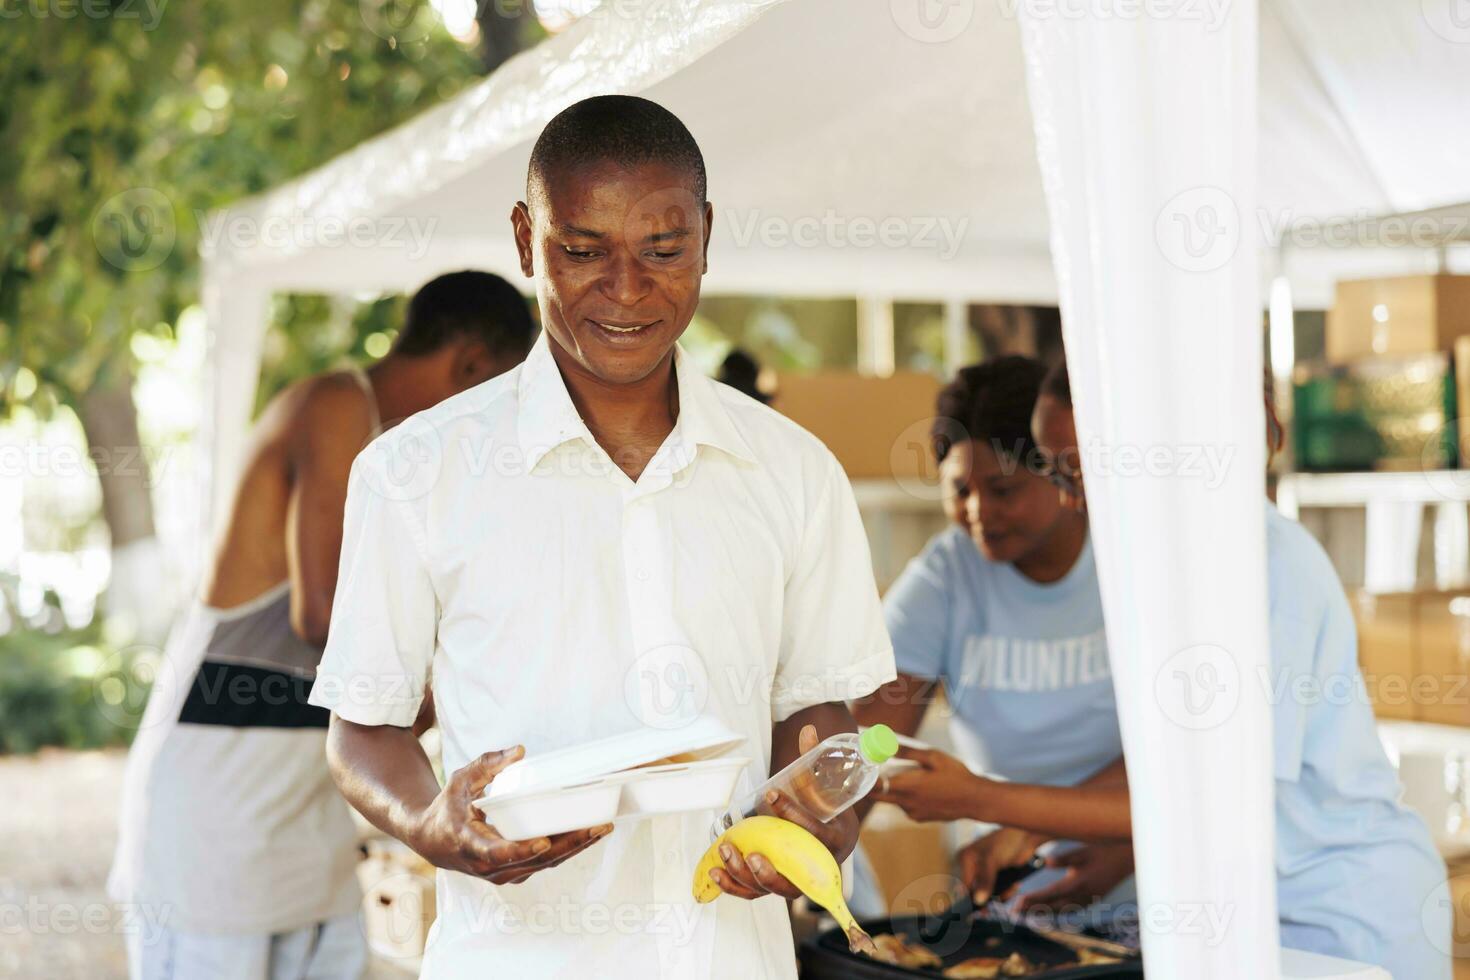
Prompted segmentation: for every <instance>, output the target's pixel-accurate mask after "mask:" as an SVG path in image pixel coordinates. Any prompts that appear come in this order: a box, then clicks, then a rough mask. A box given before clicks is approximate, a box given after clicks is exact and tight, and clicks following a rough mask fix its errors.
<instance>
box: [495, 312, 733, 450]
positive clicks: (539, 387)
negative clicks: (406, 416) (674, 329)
mask: <svg viewBox="0 0 1470 980" xmlns="http://www.w3.org/2000/svg"><path fill="white" fill-rule="evenodd" d="M550 344H551V340H550V338H548V337H547V336H546V331H544V330H543V331H541V336H539V337H538V338H537V339H536V343H535V344H533V345H532V346H531V352H530V353H529V354H527V355H526V361H525V363H524V364H522V365H521V374H520V378H519V379H518V380H517V382H516V395H517V399H518V401H519V408H518V414H517V417H516V437H517V439H519V441H520V444H521V452H522V453H523V454H524V455H525V460H526V471H527V472H530V471H531V470H534V469H535V468H536V464H537V463H539V462H541V460H542V459H543V458H544V457H545V456H546V454H547V453H549V452H551V451H552V450H553V449H555V448H557V447H558V446H560V445H562V444H563V443H567V442H570V441H572V440H573V439H584V440H586V442H587V443H588V444H592V443H593V442H594V441H595V440H593V438H592V433H591V432H590V431H588V429H587V425H586V423H585V422H583V421H582V417H581V416H580V415H578V414H577V408H576V406H575V405H573V404H572V396H571V395H570V394H569V393H568V392H567V386H566V382H565V381H564V380H562V376H561V370H560V369H559V368H558V367H557V366H556V361H555V359H554V358H553V357H552V356H551V347H550ZM674 375H675V377H676V378H677V379H678V383H679V420H678V422H676V423H675V424H674V431H673V433H672V435H671V436H670V439H669V442H670V444H671V445H673V446H675V447H677V446H679V445H681V444H682V445H688V446H691V447H698V446H709V447H711V448H713V449H718V450H720V451H721V452H724V453H728V454H729V455H731V456H734V457H735V458H737V459H741V460H744V461H746V462H748V463H754V462H756V458H755V453H754V452H752V451H751V448H750V445H749V443H747V442H746V441H745V438H744V437H743V436H742V435H741V434H740V431H739V429H737V428H736V427H735V422H734V420H733V419H731V418H730V412H729V410H728V409H726V408H725V406H724V404H723V403H722V402H721V400H720V393H719V391H718V390H716V388H715V385H717V384H719V382H717V381H715V380H713V379H712V378H708V377H706V376H705V375H704V374H702V373H700V371H699V370H698V369H697V368H696V367H695V366H694V365H693V364H692V363H691V362H690V360H689V355H688V354H687V353H685V351H684V348H683V347H681V346H680V345H678V344H675V345H674ZM691 455H692V454H691Z"/></svg>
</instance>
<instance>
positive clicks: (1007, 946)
mask: <svg viewBox="0 0 1470 980" xmlns="http://www.w3.org/2000/svg"><path fill="white" fill-rule="evenodd" d="M860 924H861V925H862V927H863V928H864V929H865V930H867V932H868V934H869V935H873V936H876V935H878V934H880V933H885V932H887V933H892V934H893V935H895V936H902V937H903V938H904V940H905V941H907V942H920V939H919V935H920V932H921V931H925V930H927V931H928V932H929V934H930V935H933V934H934V933H935V932H936V931H937V933H938V935H937V938H935V939H933V940H930V941H928V942H923V943H922V945H925V946H928V947H929V948H930V949H931V950H933V951H934V952H935V954H937V955H938V956H940V957H941V958H942V959H943V960H944V966H942V967H939V968H938V969H933V970H927V969H915V968H909V967H902V966H894V965H893V964H891V963H884V962H882V961H881V960H875V959H873V958H872V957H870V956H865V955H863V954H862V953H853V952H850V951H849V950H848V948H847V939H846V937H844V936H843V935H842V932H841V930H838V929H828V930H826V931H825V932H820V933H818V934H817V935H815V936H812V937H810V938H808V939H807V940H806V941H805V942H803V943H802V944H801V947H800V950H799V959H800V961H801V976H802V980H853V978H856V980H913V978H915V977H938V976H940V971H941V970H943V969H944V968H945V967H950V966H954V965H955V964H956V963H959V962H961V961H962V960H967V959H970V958H971V957H973V956H996V957H1001V958H1004V957H1007V956H1010V955H1011V954H1012V953H1020V954H1021V955H1022V956H1024V957H1026V959H1028V960H1030V961H1031V962H1032V963H1035V964H1036V965H1037V966H1057V967H1060V966H1063V965H1064V964H1067V963H1074V962H1076V959H1077V956H1076V954H1075V953H1074V952H1073V951H1072V950H1070V949H1068V948H1067V947H1066V946H1063V945H1062V944H1061V943H1057V942H1053V941H1052V940H1050V939H1046V938H1044V937H1042V936H1040V935H1038V934H1037V933H1035V932H1033V931H1031V930H1030V929H1028V928H1026V927H1025V926H1022V925H1014V924H1011V923H1008V922H997V921H994V920H990V919H969V920H954V919H950V920H945V921H944V922H943V923H942V924H941V922H940V920H939V919H936V918H933V917H929V918H925V917H918V916H903V917H900V918H895V919H869V920H867V921H865V922H862V923H860ZM989 940H997V941H998V942H990V943H989V945H987V941H989ZM1037 976H1038V977H1039V978H1041V980H1094V978H1122V977H1128V978H1139V977H1142V976H1143V964H1142V963H1141V962H1140V961H1139V960H1137V959H1132V960H1125V961H1124V962H1122V963H1104V964H1100V965H1098V966H1077V967H1073V968H1072V969H1055V970H1049V971H1047V972H1046V973H1041V974H1037Z"/></svg>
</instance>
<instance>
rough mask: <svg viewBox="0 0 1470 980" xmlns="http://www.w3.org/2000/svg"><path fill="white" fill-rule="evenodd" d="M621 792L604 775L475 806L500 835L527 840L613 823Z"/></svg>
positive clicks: (614, 781) (613, 779) (614, 780)
mask: <svg viewBox="0 0 1470 980" xmlns="http://www.w3.org/2000/svg"><path fill="white" fill-rule="evenodd" d="M622 792H623V788H622V786H621V784H620V783H619V782H618V780H617V778H616V777H607V778H603V779H597V780H593V781H592V782H590V783H584V784H582V785H581V786H568V787H565V788H562V789H553V790H546V791H543V792H540V793H522V794H519V795H514V796H506V797H505V798H504V799H501V800H488V799H482V800H477V801H476V802H475V806H477V807H479V808H480V812H482V813H483V814H484V815H485V822H486V823H488V824H489V825H490V826H492V827H494V828H495V831H496V833H498V834H500V836H502V837H506V838H509V839H510V840H530V839H531V838H533V837H545V836H547V835H549V834H564V833H566V832H567V831H569V830H581V829H583V828H584V827H596V826H598V825H599V824H605V823H612V821H613V818H614V817H616V816H617V815H618V802H619V801H620V800H621V799H622Z"/></svg>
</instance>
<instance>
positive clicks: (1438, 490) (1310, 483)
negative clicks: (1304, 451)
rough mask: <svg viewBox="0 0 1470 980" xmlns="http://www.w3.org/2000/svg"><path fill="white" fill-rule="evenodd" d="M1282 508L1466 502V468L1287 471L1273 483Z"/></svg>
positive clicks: (1469, 473) (1469, 489) (1469, 488)
mask: <svg viewBox="0 0 1470 980" xmlns="http://www.w3.org/2000/svg"><path fill="white" fill-rule="evenodd" d="M1276 494H1277V499H1278V502H1280V503H1281V505H1282V509H1283V510H1286V509H1288V508H1289V507H1290V508H1291V509H1293V510H1295V509H1297V508H1301V507H1361V506H1364V505H1366V504H1368V503H1370V502H1377V501H1397V502H1400V503H1418V504H1444V503H1465V502H1470V470H1434V471H1412V472H1403V473H1393V472H1388V473H1287V474H1283V475H1282V477H1281V478H1280V480H1279V481H1278V482H1277V485H1276Z"/></svg>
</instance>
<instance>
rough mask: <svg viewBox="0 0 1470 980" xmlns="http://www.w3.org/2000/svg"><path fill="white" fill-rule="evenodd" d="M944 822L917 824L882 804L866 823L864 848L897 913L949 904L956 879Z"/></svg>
mask: <svg viewBox="0 0 1470 980" xmlns="http://www.w3.org/2000/svg"><path fill="white" fill-rule="evenodd" d="M945 826H946V825H945V824H944V823H917V822H915V821H913V820H910V819H909V818H908V817H907V816H905V815H904V812H903V811H902V810H900V809H898V808H897V807H895V806H892V805H890V804H887V803H879V804H877V805H876V806H874V807H873V811H872V812H871V813H870V814H868V819H867V820H866V821H864V823H863V831H862V842H863V849H864V850H865V851H866V853H867V855H868V861H869V862H870V863H871V864H872V867H873V873H874V874H875V875H876V876H877V878H878V887H879V888H880V889H881V890H882V892H883V900H884V902H885V903H886V904H887V906H888V908H889V910H890V912H891V914H893V915H924V914H929V915H932V914H936V913H938V912H941V911H943V910H944V909H946V908H948V907H949V903H950V901H951V900H952V898H953V894H954V893H953V888H954V884H955V881H956V878H955V874H954V870H953V865H952V863H951V861H950V856H949V849H948V848H947V847H946V845H945V840H944V828H945Z"/></svg>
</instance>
